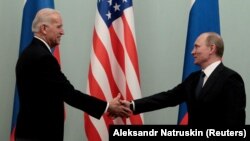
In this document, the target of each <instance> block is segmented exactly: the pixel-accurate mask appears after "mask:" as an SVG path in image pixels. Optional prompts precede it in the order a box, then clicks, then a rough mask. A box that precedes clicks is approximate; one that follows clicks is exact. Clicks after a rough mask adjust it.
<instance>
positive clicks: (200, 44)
mask: <svg viewBox="0 0 250 141" xmlns="http://www.w3.org/2000/svg"><path fill="white" fill-rule="evenodd" d="M206 38H207V35H206V34H202V35H200V36H199V37H198V38H197V39H196V41H195V44H194V48H193V50H192V55H193V57H194V64H196V65H199V66H201V67H202V68H204V67H206V65H207V64H208V62H209V59H210V55H211V47H210V46H207V44H206Z"/></svg>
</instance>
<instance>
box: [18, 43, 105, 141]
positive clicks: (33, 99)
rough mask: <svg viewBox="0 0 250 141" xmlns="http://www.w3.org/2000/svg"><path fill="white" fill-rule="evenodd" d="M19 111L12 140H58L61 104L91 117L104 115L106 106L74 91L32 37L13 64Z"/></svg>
mask: <svg viewBox="0 0 250 141" xmlns="http://www.w3.org/2000/svg"><path fill="white" fill-rule="evenodd" d="M16 81H17V88H18V92H19V93H18V94H19V99H20V111H19V115H18V120H17V125H16V138H19V139H24V140H32V141H33V140H35V141H36V140H39V141H40V140H43V141H45V140H46V141H47V140H48V141H50V140H53V141H62V140H63V133H64V131H63V129H64V102H66V103H68V104H69V105H71V106H73V107H76V108H78V109H81V110H83V111H85V112H86V113H88V114H90V115H91V116H93V117H95V118H100V117H101V115H102V114H103V113H104V111H105V108H106V105H107V103H106V102H105V101H102V100H99V99H97V98H94V97H91V96H89V95H87V94H83V93H82V92H80V91H78V90H76V89H74V87H73V86H72V85H71V84H70V82H69V81H68V80H67V78H66V77H65V76H64V74H63V73H62V72H61V68H60V65H59V64H58V62H57V60H56V58H55V57H54V56H53V55H52V54H51V52H50V51H49V49H48V48H47V47H46V46H45V44H44V43H43V42H42V41H40V40H38V39H36V38H34V39H33V40H32V42H31V44H30V45H29V46H28V47H27V48H26V49H25V50H24V51H23V53H22V54H21V55H20V57H19V59H18V62H17V65H16Z"/></svg>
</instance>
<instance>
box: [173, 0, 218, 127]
mask: <svg viewBox="0 0 250 141" xmlns="http://www.w3.org/2000/svg"><path fill="white" fill-rule="evenodd" d="M203 32H216V33H218V34H220V18H219V2H218V0H192V4H191V9H190V13H189V22H188V30H187V39H186V50H185V57H184V68H183V76H182V80H184V79H186V78H187V76H188V75H189V74H190V73H191V72H193V71H196V70H198V69H200V68H199V67H198V66H196V65H194V63H193V62H194V58H193V56H192V54H191V51H192V49H193V46H194V42H195V40H196V38H197V37H198V36H199V35H200V34H201V33H203ZM178 124H179V125H187V124H188V112H187V107H186V103H182V104H180V107H179V115H178Z"/></svg>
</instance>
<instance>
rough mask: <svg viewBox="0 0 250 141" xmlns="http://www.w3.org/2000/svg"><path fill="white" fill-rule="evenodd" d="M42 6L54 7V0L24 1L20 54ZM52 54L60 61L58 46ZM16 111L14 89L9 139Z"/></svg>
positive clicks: (11, 136)
mask: <svg viewBox="0 0 250 141" xmlns="http://www.w3.org/2000/svg"><path fill="white" fill-rule="evenodd" d="M42 8H54V0H26V1H25V3H24V8H23V17H22V29H21V39H20V46H19V54H21V53H22V51H23V50H24V49H25V48H26V47H27V46H28V44H29V43H30V42H31V40H32V38H33V33H32V31H31V25H32V21H33V19H34V17H35V15H36V13H37V11H39V10H40V9H42ZM53 54H54V56H55V57H56V58H57V60H58V62H59V63H60V55H59V48H58V47H56V48H55V49H54V52H53ZM18 111H19V97H18V90H17V89H15V95H14V105H13V115H12V124H11V135H10V140H11V141H14V135H15V128H16V121H17V115H18Z"/></svg>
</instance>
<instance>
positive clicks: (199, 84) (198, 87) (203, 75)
mask: <svg viewBox="0 0 250 141" xmlns="http://www.w3.org/2000/svg"><path fill="white" fill-rule="evenodd" d="M205 76H206V74H205V73H204V72H203V71H201V74H200V79H199V82H198V84H197V87H196V90H195V94H196V97H198V96H199V94H200V92H201V89H202V86H203V81H204V77H205Z"/></svg>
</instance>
